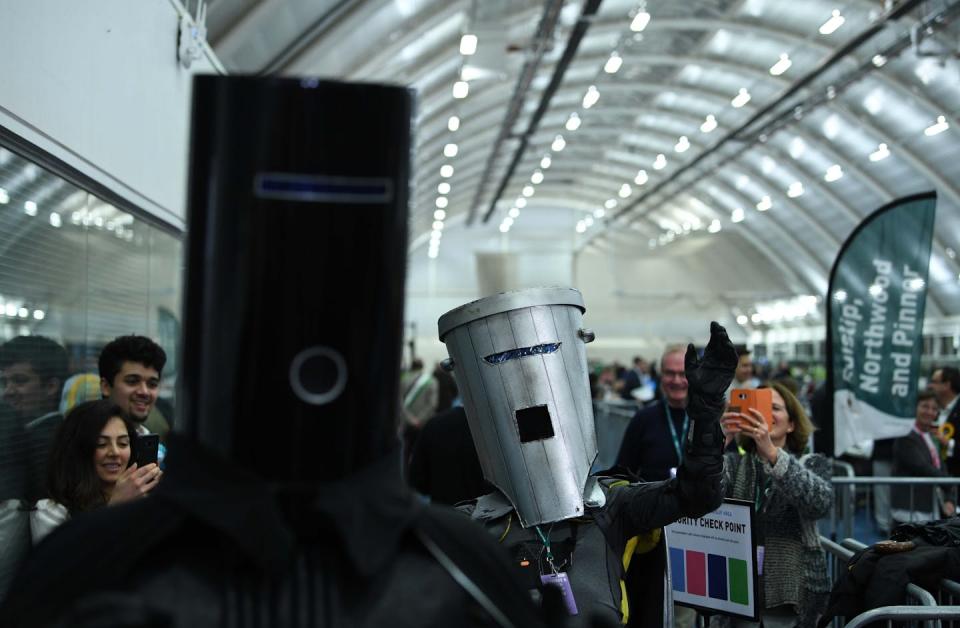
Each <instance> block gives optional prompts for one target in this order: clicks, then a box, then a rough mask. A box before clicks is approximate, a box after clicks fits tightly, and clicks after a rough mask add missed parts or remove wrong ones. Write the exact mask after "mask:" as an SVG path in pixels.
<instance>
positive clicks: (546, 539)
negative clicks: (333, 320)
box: [533, 526, 557, 574]
mask: <svg viewBox="0 0 960 628" xmlns="http://www.w3.org/2000/svg"><path fill="white" fill-rule="evenodd" d="M533 529H534V530H536V531H537V534H538V535H540V540H541V541H543V548H544V549H545V550H546V552H547V563H548V564H549V565H550V571H552V572H553V573H554V574H556V573H557V567H556V565H554V564H553V552H551V551H550V537H548V536H546V535H545V534H544V533H543V532H541V531H540V526H533Z"/></svg>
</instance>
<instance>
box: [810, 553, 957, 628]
mask: <svg viewBox="0 0 960 628" xmlns="http://www.w3.org/2000/svg"><path fill="white" fill-rule="evenodd" d="M820 545H821V547H823V549H825V550H826V551H827V553H828V555H829V557H830V560H829V562H828V569H830V576H831V578H832V579H833V580H834V581H836V577H837V574H838V563H839V560H842V561H843V563H844V565H846V563H847V562H848V561H849V560H850V558H851V557H853V554H854V552H855V551H857V550H861V549H864V548H866V547H867V546H866V545H864V544H863V543H861V542H860V541H857V540H856V539H844V540H843V541H842V542H841V543H839V544H838V543H835V542H834V541H831V540H830V539H828V538H826V537H824V536H821V537H820ZM838 559H839V560H838ZM943 582H944V583H950V585H951V586H952V585H956V587H957V588H956V590H957V591H960V584H957V583H955V582H953V581H951V580H944V581H943ZM906 594H907V599H909V600H911V601H912V602H913V604H912V605H910V606H883V607H880V608H874V609H871V610H869V611H866V612H864V613H861V614H859V615H857V616H856V617H854V618H853V619H851V620H850V622H848V623H847V624H846V626H847V627H849V626H864V625H866V624H868V623H872V622H874V621H880V620H884V619H886V620H888V625H892V624H890V620H893V619H896V620H901V621H908V620H916V619H925V620H937V621H927V622H925V625H926V626H927V628H940V626H941V624H940V621H939V619H940V618H941V617H942V618H944V619H960V615H957V617H953V616H945V615H940V614H937V613H935V612H933V610H936V609H941V608H956V609H958V610H960V606H957V607H943V606H938V605H937V598H935V597H934V596H933V595H932V594H931V593H930V592H929V591H927V590H926V589H923V588H921V587H918V586H917V585H915V584H913V583H910V584H908V585H907V590H906ZM885 613H889V615H887V614H885ZM833 625H834V626H840V625H841V624H840V622H839V619H835V620H834V621H833Z"/></svg>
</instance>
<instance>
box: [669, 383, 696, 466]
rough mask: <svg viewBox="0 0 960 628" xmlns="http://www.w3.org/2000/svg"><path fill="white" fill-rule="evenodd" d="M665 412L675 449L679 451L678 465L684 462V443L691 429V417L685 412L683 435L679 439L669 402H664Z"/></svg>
mask: <svg viewBox="0 0 960 628" xmlns="http://www.w3.org/2000/svg"><path fill="white" fill-rule="evenodd" d="M663 410H664V412H666V413H667V425H668V426H669V427H670V436H671V437H673V448H674V449H675V450H676V451H677V463H678V464H679V463H682V462H683V443H684V442H685V441H686V440H687V428H689V427H690V417H689V416H688V415H687V411H686V410H684V411H683V434H681V436H680V438H677V428H676V427H674V425H673V414H672V413H671V412H670V406H669V405H667V400H666V399H664V400H663Z"/></svg>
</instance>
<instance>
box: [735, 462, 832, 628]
mask: <svg viewBox="0 0 960 628" xmlns="http://www.w3.org/2000/svg"><path fill="white" fill-rule="evenodd" d="M723 472H724V479H725V480H726V496H727V497H733V498H736V499H744V500H747V501H750V502H754V503H756V502H757V501H758V500H759V501H760V510H759V513H758V515H757V516H756V519H755V525H756V526H757V527H758V528H759V530H760V531H761V533H762V534H763V537H764V538H763V540H762V541H759V540H758V542H762V543H763V544H764V546H765V554H764V561H763V562H764V569H763V577H762V578H761V582H762V583H763V597H762V598H761V599H763V600H764V607H766V608H773V607H775V606H780V605H784V604H790V605H792V606H793V607H794V608H795V609H796V611H797V615H798V623H797V625H798V626H803V627H806V626H815V625H816V620H817V617H818V616H819V615H820V613H821V612H822V611H823V608H824V606H825V604H826V601H827V594H828V593H829V591H830V578H829V576H828V574H827V563H826V556H825V554H824V552H823V549H822V548H821V547H820V540H819V533H818V532H817V519H820V518H821V517H824V516H826V515H827V514H828V513H829V512H830V507H831V505H832V504H833V486H832V485H831V484H830V477H831V476H832V465H831V462H830V460H828V459H827V458H825V457H823V456H822V455H820V454H808V455H806V456H803V457H802V458H799V459H798V458H796V457H795V456H794V455H793V454H791V453H789V452H787V451H786V450H783V449H781V450H779V453H778V455H777V461H776V464H774V465H771V464H769V463H768V462H767V461H766V460H760V459H758V458H757V456H756V455H755V454H754V453H752V452H750V453H747V454H745V455H742V456H741V455H740V453H739V452H730V453H727V454H726V455H725V456H724V469H723ZM758 476H759V477H758ZM768 478H769V480H768ZM758 485H759V486H760V487H762V488H761V490H760V491H758V490H757V486H758ZM763 487H765V488H766V489H767V490H766V491H764V490H763ZM798 576H799V577H798Z"/></svg>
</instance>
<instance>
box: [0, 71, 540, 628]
mask: <svg viewBox="0 0 960 628" xmlns="http://www.w3.org/2000/svg"><path fill="white" fill-rule="evenodd" d="M412 113H413V104H412V96H411V94H410V92H409V91H407V90H405V89H402V88H397V87H385V86H376V85H357V84H345V83H337V82H328V81H317V80H312V79H310V80H297V79H278V78H267V79H254V78H248V77H200V78H198V79H196V81H195V85H194V104H193V131H192V146H191V170H190V188H189V196H188V198H189V216H188V218H189V221H188V225H189V231H188V238H187V274H186V277H187V278H186V308H185V317H184V337H183V345H184V348H183V361H182V368H181V371H180V374H179V378H180V380H181V381H180V389H181V392H180V399H179V401H180V419H181V422H180V423H178V425H177V426H176V428H177V431H178V432H180V435H179V436H175V437H173V438H172V439H171V442H170V447H169V454H168V457H167V473H166V476H165V477H164V480H163V481H162V482H161V484H160V486H159V487H158V488H157V490H156V491H154V493H153V494H152V495H151V496H150V497H149V498H147V499H144V500H140V501H138V502H135V503H131V504H129V505H123V506H116V507H108V508H103V509H101V510H100V511H97V512H96V513H91V514H89V515H86V516H81V517H76V518H75V519H74V520H73V521H70V522H68V523H67V524H66V525H64V526H62V527H61V528H60V529H59V530H57V531H55V532H54V533H53V534H52V535H51V536H50V537H49V539H48V541H47V542H46V543H44V544H43V545H42V546H41V547H40V548H39V550H38V551H37V552H36V555H35V557H34V560H33V561H31V562H30V563H29V564H28V565H27V566H26V567H25V569H24V570H23V572H22V573H21V575H20V576H19V577H18V579H17V581H16V583H15V584H14V590H13V591H12V592H11V595H10V596H9V597H8V600H7V603H6V606H5V607H4V609H3V610H0V624H2V625H4V626H17V625H30V626H44V625H57V623H58V622H65V624H64V625H83V622H85V621H86V622H87V623H88V624H90V625H94V624H95V622H96V621H98V620H104V621H107V620H109V621H116V620H117V618H118V617H122V618H124V619H123V621H126V622H127V623H124V624H122V625H144V626H153V625H157V626H160V625H162V626H192V625H220V626H233V625H252V624H251V623H250V622H253V621H254V618H258V619H257V621H264V622H266V624H264V625H267V624H269V625H276V626H385V625H418V626H433V625H436V626H450V625H467V626H472V625H482V626H486V625H496V626H520V625H523V626H530V625H533V626H536V625H538V623H539V618H538V617H537V615H536V614H535V612H534V611H533V608H532V606H531V605H530V603H529V601H528V600H527V598H526V597H525V596H524V594H523V593H522V592H521V588H520V587H519V586H516V585H515V581H514V580H512V578H511V575H510V573H509V572H508V567H507V566H506V562H505V561H504V560H503V559H502V558H501V556H500V554H499V553H498V551H499V548H497V547H496V545H495V543H494V542H493V541H492V540H490V539H489V538H488V537H487V535H486V533H485V532H484V531H483V530H481V529H479V528H475V527H474V526H473V524H471V523H470V522H469V521H467V520H466V519H465V518H463V517H462V516H460V515H459V514H457V513H449V514H448V513H447V512H446V511H441V510H438V509H433V508H430V507H426V506H424V505H423V504H422V503H421V502H420V501H418V500H417V499H416V498H415V497H414V496H413V495H412V494H411V493H410V492H409V491H408V490H407V489H406V488H405V487H404V486H403V485H402V483H401V481H400V458H399V455H398V454H399V452H398V448H399V444H398V441H397V438H396V423H395V421H396V416H397V410H398V391H397V386H398V381H399V363H400V351H401V342H402V334H401V329H402V327H401V326H402V315H403V288H404V268H405V262H406V234H407V196H408V179H409V163H410V124H411V117H412ZM54 565H55V567H52V566H54ZM96 565H109V569H106V568H102V567H101V568H94V566H96ZM90 618H93V620H91V619H90ZM264 618H268V619H264ZM90 621H93V622H94V623H93V624H91V623H90ZM96 625H100V624H96Z"/></svg>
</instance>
